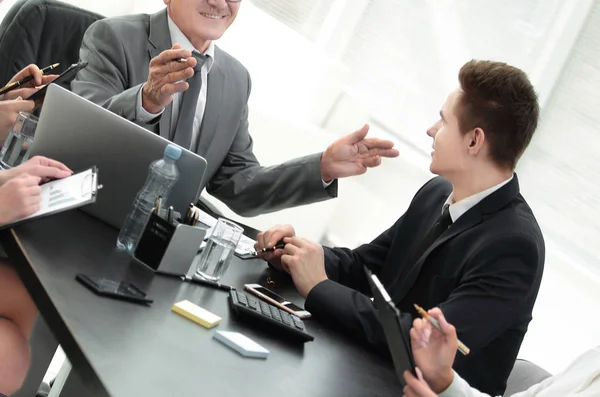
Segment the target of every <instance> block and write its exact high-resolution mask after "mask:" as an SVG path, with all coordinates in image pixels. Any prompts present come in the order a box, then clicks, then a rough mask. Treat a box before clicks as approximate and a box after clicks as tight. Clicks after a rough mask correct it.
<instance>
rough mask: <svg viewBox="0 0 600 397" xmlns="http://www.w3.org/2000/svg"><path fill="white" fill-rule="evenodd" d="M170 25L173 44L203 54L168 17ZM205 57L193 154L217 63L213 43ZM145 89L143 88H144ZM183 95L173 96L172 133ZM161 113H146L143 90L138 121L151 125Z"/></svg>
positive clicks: (194, 129) (201, 72)
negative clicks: (212, 69)
mask: <svg viewBox="0 0 600 397" xmlns="http://www.w3.org/2000/svg"><path fill="white" fill-rule="evenodd" d="M168 24H169V34H170V35H171V43H173V44H175V43H177V44H179V45H180V46H181V48H183V49H184V50H190V51H196V52H198V53H201V52H200V51H198V50H197V49H195V48H194V46H193V45H192V43H191V42H190V41H189V40H188V38H187V37H185V35H184V34H183V32H182V31H181V30H180V29H179V28H178V27H177V25H175V22H173V20H171V17H168ZM204 55H207V56H208V57H207V58H206V62H204V65H202V69H200V74H201V78H202V86H201V87H200V96H199V97H198V104H197V105H196V116H195V117H194V127H193V130H192V143H191V147H190V148H188V149H190V150H191V151H192V152H195V148H196V144H197V143H198V136H199V134H200V126H201V125H202V119H203V117H204V109H205V108H206V92H207V91H206V90H207V86H208V73H209V72H210V69H211V68H212V66H213V64H214V62H215V45H214V43H213V42H212V41H211V42H210V44H209V45H208V48H207V49H206V51H205V52H204ZM142 88H143V86H142ZM182 95H183V94H182V93H177V94H175V95H173V108H172V115H171V131H174V129H175V126H176V125H177V120H178V119H179V109H180V108H181V96H182ZM161 113H162V112H160V113H156V114H152V113H149V112H147V111H146V109H144V108H143V107H142V90H140V92H139V94H138V100H137V117H136V118H137V120H138V121H140V122H142V123H149V122H150V121H151V120H152V119H154V118H156V117H157V116H158V115H160V114H161Z"/></svg>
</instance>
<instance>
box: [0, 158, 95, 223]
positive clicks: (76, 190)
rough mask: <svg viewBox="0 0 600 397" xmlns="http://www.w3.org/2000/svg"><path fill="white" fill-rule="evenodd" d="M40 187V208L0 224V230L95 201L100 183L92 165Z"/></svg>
mask: <svg viewBox="0 0 600 397" xmlns="http://www.w3.org/2000/svg"><path fill="white" fill-rule="evenodd" d="M41 188H42V202H41V203H40V209H39V210H38V211H37V212H35V213H33V214H31V215H29V216H27V217H25V218H22V219H20V220H18V221H16V222H12V223H9V224H6V225H3V226H1V227H0V230H3V229H8V228H12V227H15V226H17V225H20V224H22V223H26V222H29V221H33V220H36V219H40V218H44V217H47V216H50V215H54V214H58V213H60V212H63V211H68V210H71V209H74V208H79V207H82V206H84V205H88V204H92V203H95V202H96V196H97V195H98V191H99V190H100V189H102V185H99V184H98V169H97V168H96V167H95V166H94V167H91V168H89V169H87V170H85V171H82V172H79V173H77V174H73V175H71V176H69V177H67V178H64V179H57V180H54V181H50V182H47V183H44V184H43V185H41Z"/></svg>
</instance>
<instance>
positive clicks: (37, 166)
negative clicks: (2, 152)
mask: <svg viewBox="0 0 600 397" xmlns="http://www.w3.org/2000/svg"><path fill="white" fill-rule="evenodd" d="M23 174H27V175H31V176H34V177H37V178H40V181H41V182H47V181H49V180H51V179H62V178H66V177H68V176H71V174H73V171H71V170H70V169H69V168H68V167H67V166H66V165H64V164H63V163H61V162H58V161H56V160H52V159H49V158H46V157H43V156H35V157H32V158H31V159H29V160H27V161H26V162H24V163H23V164H21V165H19V166H18V167H15V168H12V169H10V170H8V171H5V173H4V174H2V175H1V176H0V183H2V182H6V181H7V180H9V179H12V178H16V177H19V176H20V175H23Z"/></svg>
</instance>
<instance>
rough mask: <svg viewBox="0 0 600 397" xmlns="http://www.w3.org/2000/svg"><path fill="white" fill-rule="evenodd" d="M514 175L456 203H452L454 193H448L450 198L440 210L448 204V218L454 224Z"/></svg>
mask: <svg viewBox="0 0 600 397" xmlns="http://www.w3.org/2000/svg"><path fill="white" fill-rule="evenodd" d="M514 177H515V175H514V174H513V175H511V177H510V178H508V179H507V180H505V181H502V182H500V183H499V184H497V185H495V186H492V187H491V188H489V189H486V190H484V191H481V192H479V193H475V194H474V195H472V196H469V197H466V198H464V199H462V200H460V201H458V202H456V203H455V202H454V192H452V193H450V196H448V198H447V199H446V202H445V203H444V205H443V206H442V209H443V208H444V207H445V206H446V205H447V204H449V205H450V209H449V210H450V217H451V218H452V222H456V220H457V219H458V218H460V217H461V216H462V215H464V214H465V213H466V212H467V211H468V210H470V209H471V208H473V207H475V206H476V205H477V204H479V202H480V201H481V200H483V199H484V198H486V197H487V196H489V195H490V194H492V193H494V192H495V191H496V190H498V189H500V188H501V187H502V186H504V185H506V184H507V183H508V182H510V181H512V180H513V178H514Z"/></svg>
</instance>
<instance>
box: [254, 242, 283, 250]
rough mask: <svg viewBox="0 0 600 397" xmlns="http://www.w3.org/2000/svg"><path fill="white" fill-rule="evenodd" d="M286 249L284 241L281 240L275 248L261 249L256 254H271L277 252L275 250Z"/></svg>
mask: <svg viewBox="0 0 600 397" xmlns="http://www.w3.org/2000/svg"><path fill="white" fill-rule="evenodd" d="M284 248H285V243H284V242H283V240H279V241H278V242H277V244H275V246H274V247H271V248H261V249H259V250H257V251H256V252H257V253H259V252H269V251H275V250H278V249H279V250H282V249H284Z"/></svg>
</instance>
